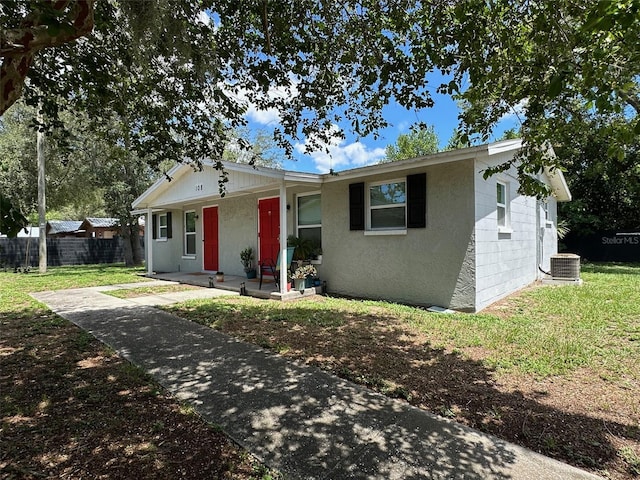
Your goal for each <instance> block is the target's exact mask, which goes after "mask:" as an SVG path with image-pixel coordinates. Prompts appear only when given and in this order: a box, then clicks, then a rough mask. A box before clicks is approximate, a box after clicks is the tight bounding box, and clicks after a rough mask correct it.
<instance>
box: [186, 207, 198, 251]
mask: <svg viewBox="0 0 640 480" xmlns="http://www.w3.org/2000/svg"><path fill="white" fill-rule="evenodd" d="M184 254H185V255H195V254H196V212H194V211H191V212H185V214H184Z"/></svg>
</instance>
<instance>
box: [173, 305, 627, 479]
mask: <svg viewBox="0 0 640 480" xmlns="http://www.w3.org/2000/svg"><path fill="white" fill-rule="evenodd" d="M271 305H273V304H271ZM265 307H266V306H265V304H251V303H240V302H238V303H235V302H207V303H206V304H203V305H200V306H195V307H194V306H187V307H180V306H179V307H177V310H176V313H177V314H178V315H181V316H184V317H185V318H190V319H193V320H195V321H197V322H199V323H203V324H206V325H213V326H215V328H217V329H219V330H221V331H223V332H225V333H227V334H230V335H233V336H236V337H239V338H242V339H243V340H246V341H248V342H251V343H254V344H258V345H260V346H263V347H266V348H270V349H273V350H276V351H279V352H280V353H283V354H285V355H287V356H290V357H293V358H296V359H298V360H302V361H304V362H306V363H308V364H311V365H315V366H318V367H320V368H322V369H323V370H327V371H329V372H331V373H334V374H336V375H338V376H340V377H342V378H345V379H347V380H350V381H354V382H356V383H360V384H363V385H366V386H367V387H369V388H372V389H374V390H377V391H380V392H382V393H384V394H385V395H388V396H391V397H396V398H402V399H405V400H407V401H408V402H409V403H411V404H412V405H415V406H418V407H420V408H421V409H425V410H428V411H430V412H433V413H436V414H439V415H442V416H445V417H449V418H452V419H455V420H457V421H460V422H463V423H465V424H466V425H469V426H472V427H474V428H478V429H480V430H482V431H485V432H488V433H491V434H494V435H496V436H498V437H500V438H502V439H506V440H509V441H512V442H514V443H517V444H519V445H522V446H525V447H527V448H530V449H532V450H535V451H538V452H541V453H544V454H545V455H549V456H552V457H555V458H557V459H560V460H562V461H566V462H568V463H571V464H573V465H576V466H579V467H583V468H588V469H591V470H598V469H602V468H610V469H618V470H621V469H622V470H624V465H621V462H620V458H619V455H618V448H619V446H618V447H616V445H614V443H613V442H612V437H613V438H617V439H618V440H625V441H627V440H628V441H632V442H636V443H635V445H636V446H638V445H640V444H639V443H637V442H640V429H639V428H638V425H637V423H635V422H634V421H633V420H632V419H629V423H617V422H612V421H604V420H603V419H601V418H596V417H590V416H587V415H582V414H575V413H572V412H569V411H565V410H561V409H557V408H554V407H552V406H550V405H548V404H546V403H545V397H546V396H547V393H546V392H543V391H539V392H534V393H527V394H525V393H524V392H522V391H517V390H516V391H511V392H506V391H505V390H504V389H500V388H499V387H498V386H497V385H496V383H495V381H494V375H493V373H494V372H493V371H492V369H491V368H489V367H487V366H486V365H485V364H483V363H482V362H480V361H475V360H470V359H468V358H465V357H463V356H462V355H461V354H460V353H457V352H447V351H445V350H443V349H441V348H434V347H432V346H431V345H430V344H429V343H427V342H423V343H417V342H416V339H415V338H409V337H408V336H407V335H408V333H407V330H405V329H403V328H401V325H400V324H399V323H395V324H394V323H393V322H390V321H388V319H386V318H383V317H379V316H376V315H375V314H374V315H366V314H365V315H360V314H356V315H354V314H353V313H350V312H344V311H339V310H331V309H326V310H320V311H319V310H316V309H313V308H305V307H303V306H300V307H293V308H287V313H286V315H285V314H283V313H282V311H281V310H279V309H278V308H272V307H267V308H265ZM285 317H287V318H289V320H285ZM227 373H228V374H229V375H234V372H233V370H229V371H228V372H227ZM373 408H377V407H376V406H375V405H374V406H373ZM405 433H406V432H405ZM415 447H416V448H418V447H417V445H416V446H415ZM420 455H423V452H420ZM478 458H481V455H480V456H479V457H478ZM485 460H486V459H485ZM495 460H496V461H497V462H498V464H501V463H502V462H504V463H508V460H506V459H503V458H500V457H496V458H495ZM433 461H436V459H435V458H434V459H433ZM454 473H460V471H457V470H454V471H447V472H446V474H454ZM620 473H621V474H622V475H625V472H624V471H621V472H620Z"/></svg>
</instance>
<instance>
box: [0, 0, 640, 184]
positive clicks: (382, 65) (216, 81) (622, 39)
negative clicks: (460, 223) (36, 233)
mask: <svg viewBox="0 0 640 480" xmlns="http://www.w3.org/2000/svg"><path fill="white" fill-rule="evenodd" d="M79 1H80V0H75V1H72V0H69V1H68V2H65V3H68V4H70V5H71V4H74V3H78V2H79ZM42 3H47V2H45V1H44V0H41V1H36V2H26V1H25V2H24V3H23V4H22V5H23V6H24V7H23V10H28V6H32V5H39V4H42ZM89 3H91V2H89ZM205 12H206V14H205ZM639 13H640V0H621V1H618V2H607V1H602V2H576V1H575V0H554V1H550V0H534V1H531V0H517V1H513V0H493V1H490V2H487V1H485V0H468V1H465V2H450V1H444V0H433V1H424V2H417V1H415V0H401V1H397V2H380V1H374V0H360V1H356V0H343V1H341V2H332V1H322V2H317V1H313V0H271V1H269V2H267V1H258V2H256V1H253V0H251V1H249V0H219V1H214V0H204V1H201V0H185V1H180V2H172V1H169V0H155V1H132V2H129V1H127V2H119V3H116V2H112V1H101V2H97V3H95V28H94V30H93V33H92V34H91V35H89V36H88V37H85V38H81V39H80V40H78V41H77V42H75V43H69V44H66V45H65V46H62V47H56V48H51V49H46V50H42V51H41V52H40V53H39V54H38V55H37V57H36V60H35V61H34V63H33V65H32V68H31V71H30V73H29V82H28V84H27V94H28V98H29V101H30V102H31V103H35V102H36V100H37V99H38V97H42V96H43V95H44V97H45V98H44V101H45V102H44V104H45V108H46V110H47V112H48V113H49V114H50V116H51V117H52V118H55V110H56V108H58V107H60V106H63V107H64V106H65V105H61V103H60V100H59V99H60V98H64V99H66V101H68V102H69V103H70V104H71V106H73V108H83V109H85V110H86V111H89V112H91V114H92V115H94V117H95V121H96V122H100V115H101V114H102V112H103V111H104V110H105V109H106V108H111V109H114V110H115V111H116V112H118V114H120V115H121V116H122V118H125V119H127V120H126V121H127V123H128V125H129V126H130V131H131V138H130V145H131V148H133V149H135V150H136V151H137V152H138V153H139V154H140V155H141V156H144V157H145V158H146V159H147V160H148V161H149V162H151V163H152V164H154V163H156V164H157V163H158V162H159V161H160V160H161V159H165V158H169V159H173V160H176V161H187V162H193V163H195V164H198V162H199V161H200V160H201V159H203V158H212V159H217V158H221V154H222V152H223V149H224V147H225V145H226V143H227V137H228V135H229V132H230V131H232V130H234V129H235V128H236V127H238V126H240V125H242V124H244V123H245V122H246V117H245V114H246V112H247V108H248V105H249V103H250V104H251V105H253V106H254V107H255V108H258V109H263V110H269V109H273V110H274V111H276V112H277V113H278V116H279V126H278V127H277V128H276V131H275V138H276V139H278V141H279V142H281V146H283V147H284V148H285V149H286V151H287V152H288V153H291V151H292V147H291V144H292V141H291V140H292V139H295V138H297V137H298V136H299V135H300V134H304V135H305V136H306V137H307V139H308V140H309V141H308V142H307V146H308V148H309V149H318V148H322V147H323V145H325V141H326V140H327V136H330V135H332V134H333V132H335V131H336V129H335V127H334V125H335V124H340V125H345V124H346V125H350V126H351V129H352V130H353V131H354V132H355V133H357V134H358V135H362V136H365V135H369V134H374V135H375V134H376V132H377V131H379V130H380V129H381V128H383V127H385V126H386V125H387V120H386V119H385V117H384V115H383V110H382V109H383V107H384V106H385V105H386V104H388V103H390V102H397V103H399V104H400V105H402V106H404V107H406V108H409V109H420V108H424V107H430V106H432V105H433V99H432V97H431V92H432V91H433V89H434V88H437V89H438V90H439V91H440V92H444V93H447V94H452V95H458V96H459V97H460V98H461V100H462V101H464V102H466V103H468V104H469V106H470V107H469V108H468V109H465V111H464V112H463V113H462V115H461V122H462V125H461V128H462V129H461V132H462V138H461V143H463V144H464V143H467V141H468V139H469V138H471V136H478V135H479V136H480V138H482V139H488V138H489V134H490V132H491V131H492V129H493V128H494V127H495V125H496V123H497V122H498V121H499V120H500V119H501V118H502V117H503V116H504V115H505V114H509V113H511V112H513V110H514V109H518V110H522V118H523V125H522V129H521V131H522V135H523V137H524V139H525V141H526V143H525V149H524V150H523V152H522V155H521V157H520V158H519V159H518V162H520V160H525V161H523V162H520V163H517V167H518V170H519V172H520V174H521V177H522V178H523V179H526V178H529V176H530V175H531V174H534V173H537V172H539V171H540V169H541V168H542V166H543V165H549V164H550V165H551V166H561V165H560V163H559V161H558V160H557V159H554V158H552V157H550V156H549V155H547V152H549V150H548V149H547V148H544V147H545V146H546V145H547V142H549V141H550V142H551V143H553V142H554V138H555V135H556V130H557V127H558V126H559V125H564V124H566V122H567V119H572V118H578V117H580V116H581V115H582V114H583V113H584V112H598V113H605V114H610V113H622V114H623V116H624V118H625V121H624V123H623V125H621V126H620V127H619V128H618V130H617V132H616V135H615V136H614V137H613V140H614V141H615V144H616V145H618V146H619V148H620V149H621V150H623V148H624V145H626V144H628V143H629V142H630V141H631V139H632V138H634V137H635V136H637V135H638V133H640V127H639V126H638V125H639V124H638V112H639V108H640V101H639V100H638V65H640V22H638V20H637V19H638V16H639ZM19 17H20V14H19V12H18V13H16V10H15V9H12V8H11V7H6V6H3V7H2V8H1V9H0V21H1V22H2V24H3V25H13V26H16V25H19V24H20V21H21V20H20V18H19ZM434 70H440V71H442V72H444V73H445V75H448V76H449V77H448V79H450V80H447V81H446V82H445V83H444V84H442V85H439V84H436V85H431V84H430V83H429V79H430V73H431V72H433V71H434ZM474 138H475V137H474ZM219 166H220V165H219ZM510 166H511V165H505V166H504V167H503V168H509V167H510ZM487 173H492V171H489V172H487ZM524 186H525V190H529V192H528V193H531V192H534V193H535V192H536V191H538V192H539V187H540V185H537V184H535V182H533V183H531V184H527V183H525V185H524Z"/></svg>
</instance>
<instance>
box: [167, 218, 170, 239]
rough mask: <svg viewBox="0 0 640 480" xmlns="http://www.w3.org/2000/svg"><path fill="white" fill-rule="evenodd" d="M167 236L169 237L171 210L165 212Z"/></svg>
mask: <svg viewBox="0 0 640 480" xmlns="http://www.w3.org/2000/svg"><path fill="white" fill-rule="evenodd" d="M167 238H171V212H167Z"/></svg>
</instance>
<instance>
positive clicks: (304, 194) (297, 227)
mask: <svg viewBox="0 0 640 480" xmlns="http://www.w3.org/2000/svg"><path fill="white" fill-rule="evenodd" d="M313 195H318V196H319V197H320V202H322V196H321V194H320V191H319V190H318V191H315V192H306V193H299V194H298V195H296V236H297V237H300V230H304V229H305V228H319V229H320V238H322V214H320V215H321V218H320V223H317V224H312V225H300V214H299V208H300V205H299V203H298V199H299V198H300V197H311V196H313Z"/></svg>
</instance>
